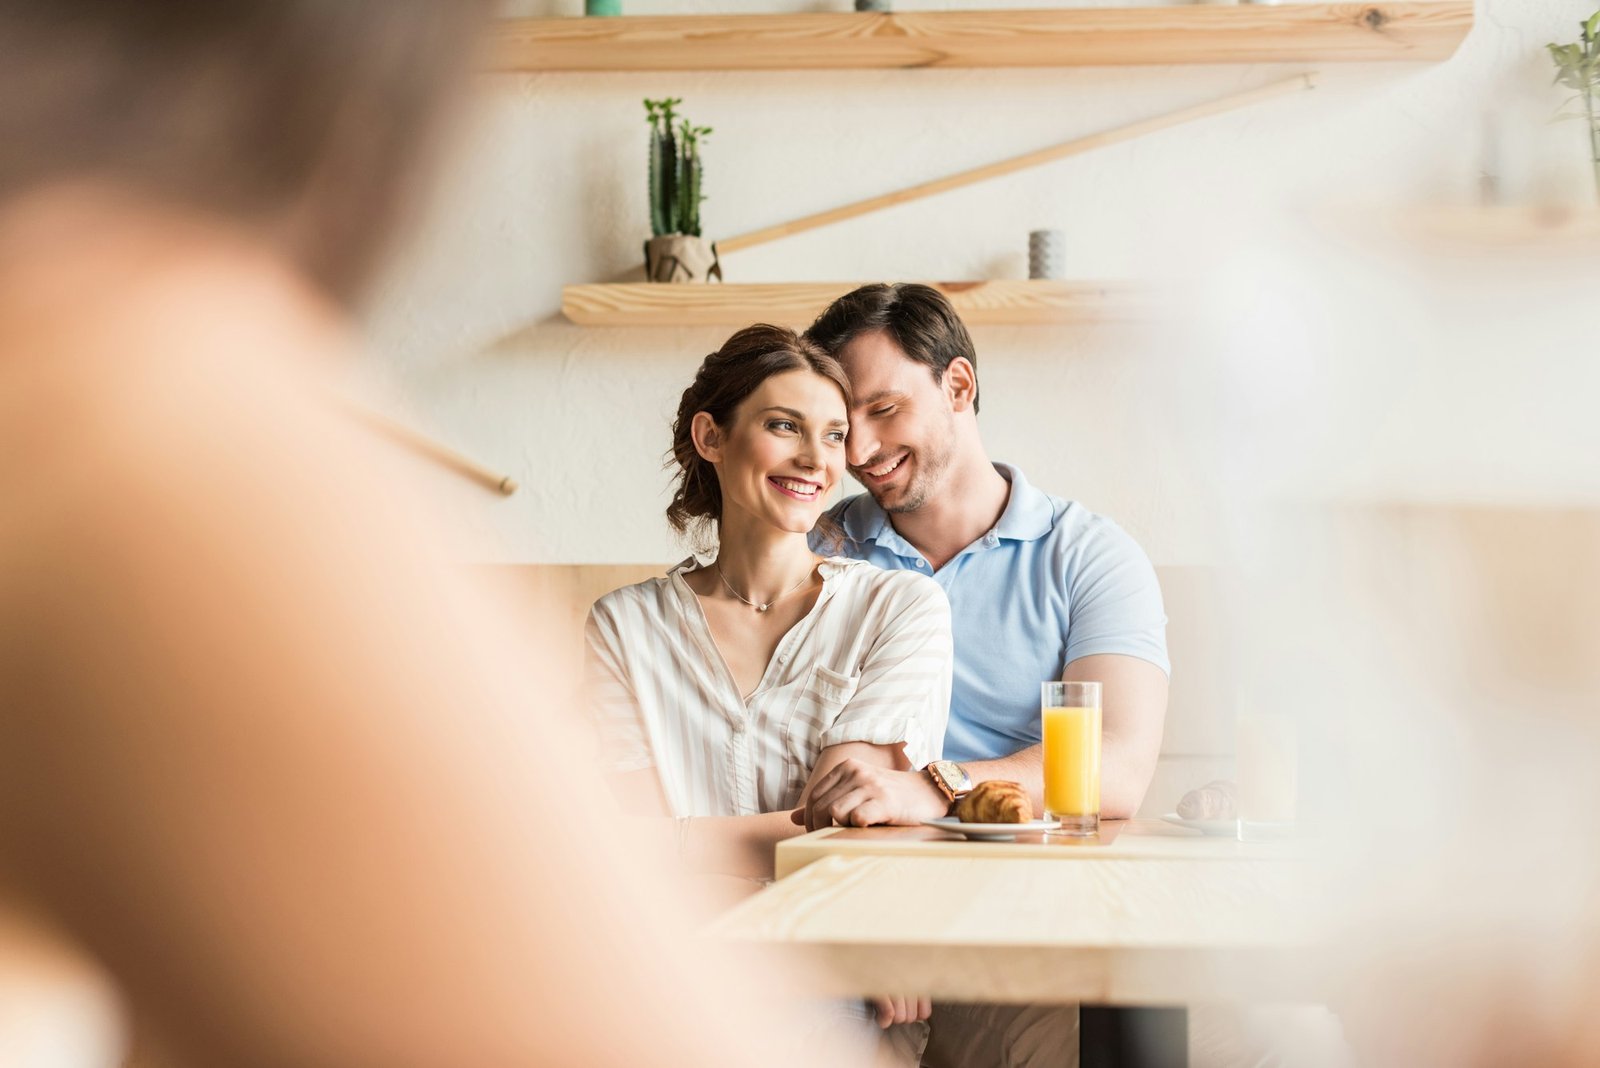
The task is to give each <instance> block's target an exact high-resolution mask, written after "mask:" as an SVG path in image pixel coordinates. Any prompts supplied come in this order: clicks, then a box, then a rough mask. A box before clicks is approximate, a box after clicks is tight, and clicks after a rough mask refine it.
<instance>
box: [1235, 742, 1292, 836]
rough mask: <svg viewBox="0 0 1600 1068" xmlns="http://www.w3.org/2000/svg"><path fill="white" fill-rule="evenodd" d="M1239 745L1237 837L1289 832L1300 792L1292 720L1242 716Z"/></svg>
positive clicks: (1284, 834)
mask: <svg viewBox="0 0 1600 1068" xmlns="http://www.w3.org/2000/svg"><path fill="white" fill-rule="evenodd" d="M1237 743H1238V752H1239V837H1240V839H1242V840H1244V841H1247V842H1248V841H1255V840H1259V839H1263V838H1283V837H1286V836H1288V835H1290V834H1292V833H1293V832H1294V818H1295V801H1296V800H1297V795H1298V794H1299V792H1300V781H1299V780H1300V776H1299V770H1300V769H1299V759H1298V757H1299V753H1298V746H1297V745H1296V739H1295V729H1294V720H1293V719H1292V718H1290V717H1289V716H1286V715H1241V716H1240V717H1239V720H1238V735H1237Z"/></svg>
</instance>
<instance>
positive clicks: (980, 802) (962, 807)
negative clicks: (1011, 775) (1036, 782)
mask: <svg viewBox="0 0 1600 1068" xmlns="http://www.w3.org/2000/svg"><path fill="white" fill-rule="evenodd" d="M956 819H958V820H960V821H961V822H962V823H1027V822H1028V821H1029V820H1031V819H1033V802H1031V801H1029V800H1028V791H1026V790H1024V789H1023V788H1022V784H1021V783H1018V782H994V781H991V782H980V783H979V784H978V785H977V786H976V787H975V788H974V789H973V791H972V792H971V793H970V794H968V795H967V796H966V797H963V798H962V799H961V800H960V801H957V802H956Z"/></svg>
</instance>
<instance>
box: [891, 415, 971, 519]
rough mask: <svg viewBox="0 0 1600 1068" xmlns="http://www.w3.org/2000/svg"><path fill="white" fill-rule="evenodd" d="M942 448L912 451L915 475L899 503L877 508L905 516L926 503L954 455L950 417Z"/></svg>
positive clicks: (951, 419)
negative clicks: (936, 450)
mask: <svg viewBox="0 0 1600 1068" xmlns="http://www.w3.org/2000/svg"><path fill="white" fill-rule="evenodd" d="M945 430H946V434H945V437H944V441H943V445H944V447H943V448H942V449H940V450H939V451H938V452H933V451H928V452H923V451H920V450H915V449H914V450H912V455H913V458H914V459H915V461H916V473H915V474H914V475H913V476H912V479H911V483H910V484H909V485H908V486H906V491H905V493H904V494H903V495H902V497H901V499H900V501H899V503H897V504H894V505H886V504H884V503H883V501H881V500H879V501H878V506H879V507H881V508H882V509H883V510H884V511H885V512H887V513H888V514H890V515H907V514H909V513H911V512H915V511H917V510H918V509H920V508H921V507H922V506H923V505H925V504H927V503H928V499H929V498H930V497H932V496H933V494H934V491H935V490H936V489H937V488H938V484H939V482H940V480H941V478H942V477H943V475H944V473H945V471H946V470H948V469H949V467H950V457H951V456H952V455H953V454H954V453H955V448H956V446H955V436H956V433H955V417H954V416H951V417H950V420H949V422H948V424H947V425H946V427H945Z"/></svg>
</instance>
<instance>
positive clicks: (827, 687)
mask: <svg viewBox="0 0 1600 1068" xmlns="http://www.w3.org/2000/svg"><path fill="white" fill-rule="evenodd" d="M859 685H861V676H859V675H843V674H840V673H839V672H837V671H833V670H832V669H830V668H825V667H823V666H822V665H821V664H818V665H817V666H816V667H814V668H812V669H811V674H810V675H808V676H807V677H806V681H805V685H803V686H801V687H800V691H799V693H798V695H797V696H796V697H795V702H794V710H793V712H792V713H791V714H790V716H789V720H788V723H787V724H786V725H785V727H784V743H785V745H786V746H787V747H788V750H789V756H790V758H791V759H793V760H794V761H796V762H797V763H799V764H800V765H801V766H803V767H804V768H805V769H806V772H807V774H809V773H810V769H811V768H812V767H813V766H814V765H815V764H816V762H817V757H818V755H820V754H821V752H822V735H823V732H824V731H826V730H827V729H828V728H829V727H831V726H833V723H834V721H835V720H837V719H838V718H839V713H841V712H843V711H844V707H845V706H846V705H848V704H849V703H850V699H851V698H852V697H854V696H855V694H856V687H858V686H859Z"/></svg>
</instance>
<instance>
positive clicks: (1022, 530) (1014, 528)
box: [994, 463, 1056, 541]
mask: <svg viewBox="0 0 1600 1068" xmlns="http://www.w3.org/2000/svg"><path fill="white" fill-rule="evenodd" d="M994 469H995V470H996V471H999V472H1000V474H1001V476H1002V477H1004V478H1005V480H1006V481H1007V482H1009V483H1011V497H1010V499H1008V500H1007V501H1006V510H1005V511H1004V512H1001V513H1000V521H999V522H998V523H996V524H995V525H994V532H995V534H996V535H997V536H999V537H1001V538H1007V539H1009V540H1011V541H1034V540H1036V539H1038V538H1042V537H1044V536H1045V535H1046V534H1048V533H1050V531H1051V529H1052V528H1053V527H1054V526H1055V522H1056V506H1055V504H1054V503H1053V502H1052V501H1051V500H1050V497H1049V495H1048V494H1046V493H1044V492H1042V491H1040V490H1037V489H1034V488H1033V486H1031V485H1030V484H1029V483H1028V480H1027V479H1026V478H1023V477H1022V472H1021V471H1019V470H1017V469H1016V468H1015V467H1012V466H1011V465H1010V464H1001V463H997V464H995V465H994Z"/></svg>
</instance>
